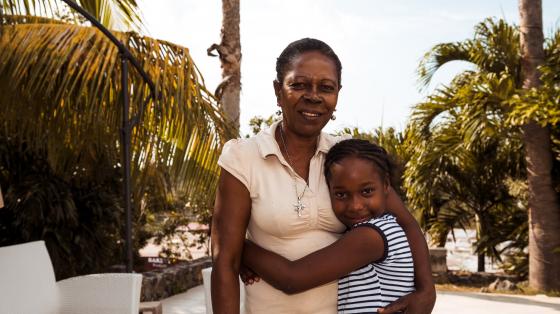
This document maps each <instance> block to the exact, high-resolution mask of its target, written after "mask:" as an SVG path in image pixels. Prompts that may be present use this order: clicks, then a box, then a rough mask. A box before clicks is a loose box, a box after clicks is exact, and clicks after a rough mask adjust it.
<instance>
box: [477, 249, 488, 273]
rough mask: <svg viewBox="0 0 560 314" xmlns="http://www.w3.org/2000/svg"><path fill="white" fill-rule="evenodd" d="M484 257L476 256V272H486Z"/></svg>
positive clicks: (481, 254)
mask: <svg viewBox="0 0 560 314" xmlns="http://www.w3.org/2000/svg"><path fill="white" fill-rule="evenodd" d="M485 262H486V255H485V254H484V253H480V254H478V267H477V269H476V271H478V272H485V271H486V263H485Z"/></svg>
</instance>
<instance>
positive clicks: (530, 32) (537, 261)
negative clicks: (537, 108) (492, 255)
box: [519, 0, 560, 291]
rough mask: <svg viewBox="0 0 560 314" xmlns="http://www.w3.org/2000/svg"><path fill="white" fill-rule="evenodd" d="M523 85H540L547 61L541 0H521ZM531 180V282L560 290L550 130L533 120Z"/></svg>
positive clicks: (528, 137) (526, 136)
mask: <svg viewBox="0 0 560 314" xmlns="http://www.w3.org/2000/svg"><path fill="white" fill-rule="evenodd" d="M519 14H520V31H521V54H522V55H521V65H522V70H521V71H522V74H521V75H522V79H523V88H525V89H530V88H533V87H538V86H540V73H539V72H538V70H537V67H538V66H539V65H541V64H542V63H543V62H544V49H543V43H544V36H543V31H542V2H541V0H520V1H519ZM522 131H523V142H524V144H525V160H526V162H527V180H528V183H529V285H530V286H531V287H532V288H534V289H537V290H543V291H550V290H560V252H558V250H560V232H559V230H560V204H559V200H558V196H557V194H556V192H555V191H554V188H553V185H552V176H551V171H552V163H553V156H552V149H551V143H550V131H549V130H548V129H547V128H543V127H541V126H539V125H537V124H536V123H535V122H529V123H528V124H526V125H524V126H523V127H522Z"/></svg>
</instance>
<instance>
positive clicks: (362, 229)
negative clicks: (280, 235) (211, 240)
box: [243, 139, 414, 313]
mask: <svg viewBox="0 0 560 314" xmlns="http://www.w3.org/2000/svg"><path fill="white" fill-rule="evenodd" d="M324 171H325V177H326V180H327V185H328V187H329V192H330V197H331V202H332V208H333V210H334V213H335V214H336V216H337V218H338V219H339V220H340V221H341V222H343V223H344V224H345V225H346V226H347V227H348V230H347V232H346V233H345V235H344V236H343V237H342V238H340V239H339V240H338V241H336V242H335V243H333V244H331V245H329V246H327V247H325V248H323V249H321V250H319V251H316V252H314V253H311V254H309V255H307V256H305V257H303V258H301V259H298V260H295V261H289V260H287V259H286V258H284V257H282V256H280V255H278V254H275V253H273V252H270V251H267V250H265V249H263V248H261V247H259V246H257V245H256V244H254V243H252V242H250V241H246V243H245V247H244V252H243V263H244V264H245V266H246V267H248V268H250V269H251V270H253V271H254V272H255V273H256V274H257V275H258V276H260V277H261V278H263V279H264V280H265V281H267V282H268V283H269V284H271V285H272V286H274V287H275V288H277V289H279V290H282V291H284V292H285V293H287V294H295V293H298V292H302V291H305V290H307V289H310V288H313V287H317V286H320V285H323V284H326V283H328V282H331V281H333V280H336V279H339V278H340V279H339V281H338V312H339V313H377V312H378V310H379V309H381V308H382V307H384V306H386V305H388V304H389V303H391V302H393V301H395V300H396V299H398V298H400V297H401V296H404V295H406V294H408V293H410V292H412V291H414V266H413V262H412V255H411V252H410V248H409V245H408V241H407V238H406V235H405V233H404V232H403V230H402V228H401V227H400V226H399V225H398V224H397V221H396V218H395V217H394V216H393V215H391V214H390V213H388V212H387V211H386V196H387V192H388V187H389V185H390V176H391V162H390V160H389V158H388V156H387V153H386V152H385V150H384V149H383V148H381V147H379V146H377V145H374V144H371V143H369V142H368V141H365V140H357V139H351V140H345V141H342V142H340V143H338V144H336V145H334V146H333V147H332V148H331V149H330V151H329V152H328V154H327V156H326V158H325V169H324ZM301 306H302V307H304V306H305V305H304V304H302V305H301Z"/></svg>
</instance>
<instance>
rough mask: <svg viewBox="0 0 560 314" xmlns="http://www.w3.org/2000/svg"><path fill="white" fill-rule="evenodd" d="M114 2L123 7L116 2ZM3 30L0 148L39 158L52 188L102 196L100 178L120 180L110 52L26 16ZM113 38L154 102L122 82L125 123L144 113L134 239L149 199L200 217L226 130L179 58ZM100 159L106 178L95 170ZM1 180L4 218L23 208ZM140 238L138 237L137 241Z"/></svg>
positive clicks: (136, 151)
mask: <svg viewBox="0 0 560 314" xmlns="http://www.w3.org/2000/svg"><path fill="white" fill-rule="evenodd" d="M82 2H84V3H85V2H86V1H82ZM90 2H91V1H90ZM121 2H122V3H125V2H124V1H115V3H121ZM6 3H8V4H10V3H11V2H9V1H8V2H6V1H4V2H3V5H4V6H6ZM14 3H15V2H14ZM37 3H38V2H37ZM37 3H35V2H31V4H36V5H38V4H37ZM100 3H105V1H101V2H100ZM130 3H134V1H130ZM6 7H7V6H6ZM31 8H33V7H31ZM28 11H29V10H28ZM26 12H27V11H26ZM100 12H108V11H103V10H101V11H100ZM47 15H48V14H47ZM3 21H5V22H6V24H7V25H4V26H2V32H1V34H0V121H1V128H0V139H2V140H3V141H6V143H8V144H10V145H12V146H9V147H16V148H18V149H24V148H25V150H26V151H33V152H38V153H40V156H41V157H40V158H38V159H34V160H44V162H46V164H47V166H48V167H46V168H45V169H50V170H48V173H50V174H51V175H52V176H56V177H58V178H60V180H59V181H57V182H63V183H61V184H73V183H72V182H75V181H76V180H78V181H84V180H85V181H91V182H93V183H95V184H96V186H100V187H102V188H103V187H104V188H105V189H107V190H109V189H108V188H107V187H108V185H107V184H106V183H107V181H106V179H107V175H108V173H110V170H111V169H113V170H114V173H113V176H114V177H120V175H118V173H119V172H120V171H121V170H120V164H119V159H120V158H119V150H120V147H119V128H120V125H119V121H120V115H121V110H120V109H119V108H120V107H119V105H118V104H119V97H120V93H119V92H118V91H119V90H120V89H121V88H120V79H119V78H120V71H119V65H118V62H117V60H118V55H117V54H118V51H117V49H116V48H115V47H114V46H113V45H112V44H111V43H110V42H109V41H108V40H106V39H105V38H104V37H103V36H102V34H101V33H100V32H98V31H97V30H95V29H93V28H90V27H84V26H81V25H73V24H67V23H64V22H62V21H60V20H54V19H50V18H46V17H33V16H12V15H6V16H4V17H3ZM116 36H117V38H118V39H119V40H121V41H122V42H123V43H125V45H126V46H127V47H128V48H129V49H130V50H131V51H132V53H133V54H134V56H135V57H136V58H137V59H138V60H140V63H141V65H142V67H143V68H144V69H145V70H146V72H148V74H149V75H150V77H151V78H152V79H153V80H154V82H155V84H156V90H157V91H156V92H157V94H158V101H157V102H153V101H149V102H147V97H148V87H147V86H146V85H145V84H144V83H143V81H142V80H141V78H140V76H139V75H138V74H137V73H130V80H131V84H130V88H131V104H132V108H133V109H132V110H131V111H132V112H131V113H133V114H134V113H137V112H138V110H139V108H140V107H142V106H143V107H144V111H143V115H142V117H141V121H140V123H139V127H137V128H136V129H134V131H133V143H132V145H133V147H132V174H133V186H134V187H136V188H135V189H134V191H133V198H134V200H136V201H135V205H136V206H137V210H135V212H136V213H139V214H138V215H137V216H136V217H135V223H136V224H137V225H138V228H137V230H140V229H141V226H142V224H143V223H144V222H145V220H146V217H147V214H148V213H149V212H150V210H153V208H146V207H147V206H150V205H153V204H155V203H156V202H157V199H164V200H169V199H170V198H171V199H173V198H181V199H183V200H184V201H183V207H182V208H172V209H171V211H172V212H171V213H172V214H181V215H183V216H185V217H187V218H189V217H193V216H195V215H199V214H200V215H207V212H208V211H209V209H210V208H211V207H212V202H213V193H214V189H215V188H216V180H217V175H218V167H217V164H216V161H217V156H218V153H219V151H220V149H221V145H222V144H223V142H224V141H225V139H226V138H230V137H232V134H234V133H233V130H232V129H231V127H230V126H229V125H228V124H227V123H226V122H225V119H224V117H223V114H222V112H221V111H220V110H219V108H218V106H217V100H216V98H215V97H214V96H213V95H212V94H211V93H210V92H208V91H207V90H206V88H205V87H204V85H203V83H202V78H201V75H200V73H199V71H198V69H197V68H196V66H195V64H194V62H193V60H192V59H191V57H190V55H189V53H188V49H186V48H183V47H180V46H177V45H174V44H172V43H169V42H165V41H158V40H155V39H151V38H147V37H142V36H139V35H137V34H135V33H132V32H127V33H120V32H117V33H116ZM22 152H23V151H22ZM100 159H102V160H103V164H104V165H108V166H109V167H107V168H108V169H105V168H99V160H100ZM0 166H1V168H2V169H6V168H5V167H7V166H9V165H7V164H2V165H0ZM102 169H105V170H106V171H101V170H102ZM2 174H5V172H2ZM9 178H10V177H9V176H8V177H4V176H2V178H0V184H2V190H3V191H5V194H6V203H7V208H8V210H10V211H14V213H16V211H17V210H18V208H20V207H21V206H23V205H21V206H20V205H18V204H20V202H19V201H16V200H18V197H17V193H15V192H16V191H15V190H13V189H12V188H13V187H14V186H15V185H14V182H13V181H10V180H9ZM64 182H65V183H64ZM109 186H110V187H114V185H109ZM39 191H41V192H42V193H47V192H52V191H54V190H52V189H51V190H48V191H44V190H39ZM12 192H13V193H12ZM111 193H116V195H118V193H119V191H118V189H117V190H114V191H110V194H111ZM59 194H60V193H54V197H58V196H59ZM28 199H30V200H31V199H32V198H28ZM34 200H43V198H34ZM70 200H72V202H74V203H75V204H74V205H71V206H70V205H69V206H66V207H58V208H61V211H60V212H59V214H61V213H62V212H63V211H66V210H67V209H72V208H74V207H75V206H76V204H77V203H81V202H79V201H77V199H76V197H73V198H67V200H66V201H64V200H60V201H62V202H65V203H64V204H70V203H69V202H70ZM166 202H168V201H166ZM87 204H89V203H87ZM18 206H20V207H18ZM29 206H31V205H29ZM47 207H48V206H45V207H41V208H45V209H47ZM64 208H66V209H64ZM117 208H118V206H117ZM117 210H118V209H117ZM147 210H148V211H147ZM94 213H96V214H97V215H99V212H98V211H94ZM16 214H22V213H20V212H17V213H16ZM38 217H42V216H38ZM1 230H2V226H0V231H1ZM140 231H141V230H140ZM143 237H144V236H142V235H139V234H137V238H136V240H137V241H138V240H139V239H140V238H143ZM28 240H32V239H31V238H28ZM69 240H76V239H75V238H74V239H69Z"/></svg>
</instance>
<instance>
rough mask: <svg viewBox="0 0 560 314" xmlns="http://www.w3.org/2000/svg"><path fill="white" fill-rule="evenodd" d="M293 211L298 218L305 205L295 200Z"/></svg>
mask: <svg viewBox="0 0 560 314" xmlns="http://www.w3.org/2000/svg"><path fill="white" fill-rule="evenodd" d="M293 206H294V210H295V211H296V212H297V215H298V217H301V212H302V211H303V209H304V208H305V204H303V203H302V202H301V200H300V199H298V200H297V203H295V204H294V205H293Z"/></svg>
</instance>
